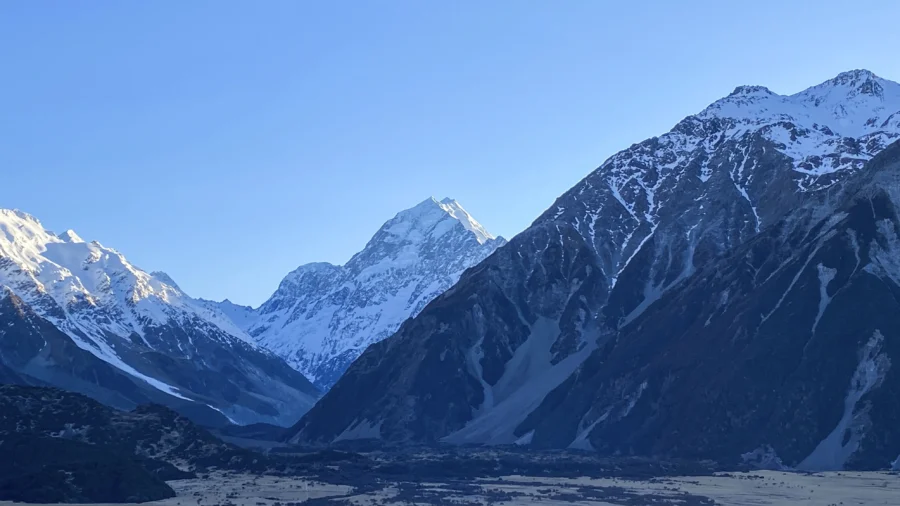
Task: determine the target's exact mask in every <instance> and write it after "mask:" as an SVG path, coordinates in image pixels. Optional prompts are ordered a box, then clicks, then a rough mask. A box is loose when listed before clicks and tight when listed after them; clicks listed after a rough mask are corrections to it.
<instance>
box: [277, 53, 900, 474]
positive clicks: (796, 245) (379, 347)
mask: <svg viewBox="0 0 900 506" xmlns="http://www.w3.org/2000/svg"><path fill="white" fill-rule="evenodd" d="M898 138H900V85H898V84H897V83H894V82H891V81H888V80H885V79H882V78H880V77H878V76H876V75H874V74H873V73H872V72H869V71H865V70H857V71H850V72H845V73H842V74H840V75H838V76H837V77H835V78H834V79H831V80H829V81H826V82H824V83H822V84H819V85H816V86H813V87H811V88H809V89H807V90H804V91H802V92H800V93H797V94H794V95H789V96H783V95H778V94H776V93H773V92H772V91H770V90H768V89H767V88H764V87H761V86H741V87H738V88H737V89H735V90H734V91H733V92H732V93H731V94H730V95H728V96H727V97H724V98H722V99H721V100H718V101H716V102H714V103H713V104H711V105H710V106H709V107H707V108H706V109H704V110H703V111H701V112H700V113H698V114H696V115H693V116H689V117H687V118H685V119H684V120H682V121H681V122H679V123H678V124H677V125H676V126H675V127H674V128H673V129H672V130H671V131H669V132H668V133H666V134H664V135H662V136H660V137H654V138H651V139H648V140H646V141H643V142H641V143H639V144H635V145H633V146H631V147H630V148H628V149H625V150H623V151H621V152H619V153H617V154H615V155H614V156H612V157H611V158H610V159H609V160H607V161H606V162H604V163H603V164H602V165H601V166H600V167H599V168H597V169H596V170H595V171H593V172H592V173H590V174H589V175H588V176H587V177H585V178H584V179H583V180H582V181H581V182H579V183H578V184H577V185H575V186H574V187H573V188H572V189H571V190H569V191H568V192H566V193H565V194H564V195H562V196H561V197H559V198H558V199H557V200H556V202H555V203H553V205H551V206H550V207H549V208H548V209H547V211H546V212H544V213H543V214H542V215H541V216H540V217H538V219H537V220H535V222H534V223H533V224H532V225H531V226H530V227H529V228H528V229H526V230H525V231H524V232H522V233H521V234H519V235H518V236H516V237H515V238H513V239H512V240H511V241H510V243H509V244H507V245H506V246H504V247H503V248H499V249H498V250H497V251H495V252H494V253H493V254H491V255H490V256H489V257H488V258H487V259H485V260H484V261H483V262H481V263H480V264H478V265H477V266H475V267H474V268H472V269H469V270H468V271H466V272H465V273H464V274H463V276H462V277H461V279H460V281H459V282H458V283H457V284H456V285H454V286H453V287H452V288H450V289H449V290H447V291H446V292H445V293H443V294H442V295H441V296H439V297H437V298H436V299H435V300H433V301H432V302H431V303H429V304H428V305H427V306H426V307H425V308H424V309H423V310H422V311H421V312H420V313H419V314H418V315H417V316H415V318H412V319H410V320H408V321H406V322H405V323H404V324H403V325H402V326H401V327H400V329H399V331H398V332H397V333H396V334H395V335H393V336H392V337H390V338H388V339H385V340H383V341H381V342H379V343H376V344H373V345H372V346H370V347H369V348H368V349H367V350H366V352H365V353H363V354H362V355H361V356H360V358H359V359H357V360H356V361H355V362H354V363H353V364H352V366H351V367H350V368H349V369H348V370H347V372H346V373H345V374H344V375H343V376H342V377H341V378H340V380H339V381H338V382H337V383H336V384H335V385H334V386H333V387H332V388H331V390H329V391H328V392H327V393H326V395H325V396H324V397H323V398H322V399H321V400H320V401H319V402H318V403H317V404H316V405H315V406H314V408H313V409H312V410H311V411H310V412H309V413H307V414H306V415H305V416H304V417H303V419H301V421H300V422H299V423H298V424H297V425H296V426H295V427H294V428H293V429H292V431H291V432H292V433H291V435H290V440H291V441H294V442H304V443H332V442H334V441H339V440H345V439H364V438H377V439H381V440H385V441H391V442H438V441H442V442H449V443H466V444H471V443H477V444H518V445H524V446H531V447H537V448H574V449H585V450H594V451H600V452H606V453H610V454H637V455H670V456H677V457H691V458H712V459H716V460H718V461H724V462H736V461H744V462H755V463H756V464H757V465H761V466H775V467H778V466H786V467H794V468H803V469H826V468H827V469H834V468H843V467H853V468H871V467H875V468H878V467H885V466H889V465H890V463H891V462H892V460H893V459H894V458H896V457H897V455H898V454H900V434H898V433H897V431H896V429H895V428H894V427H895V426H896V423H892V421H896V420H897V419H898V418H897V416H898V413H896V412H895V411H896V409H895V408H894V407H892V403H891V402H890V401H889V399H890V398H893V396H894V395H895V394H896V392H897V389H898V388H900V379H898V377H897V374H896V373H895V372H894V369H892V368H891V363H892V360H896V359H897V356H898V355H897V354H898V352H897V351H896V350H895V347H896V343H894V341H896V336H897V333H898V332H897V331H898V327H897V322H896V321H895V320H896V318H895V317H894V315H895V314H898V311H897V310H898V309H900V308H898V302H897V300H898V299H897V295H898V294H900V284H898V280H900V276H898V275H897V274H896V272H897V270H896V264H897V262H896V260H895V259H896V258H898V257H900V251H898V250H897V249H896V248H897V244H900V242H898V240H897V237H898V236H900V235H898V230H900V221H898V217H897V216H898V214H897V205H898V203H900V200H898V195H900V191H898V189H897V183H896V182H897V181H898V179H900V176H898V174H900V164H898V163H900V154H898V147H897V145H896V144H894V145H893V146H892V143H894V142H895V141H896V140H897V139H898Z"/></svg>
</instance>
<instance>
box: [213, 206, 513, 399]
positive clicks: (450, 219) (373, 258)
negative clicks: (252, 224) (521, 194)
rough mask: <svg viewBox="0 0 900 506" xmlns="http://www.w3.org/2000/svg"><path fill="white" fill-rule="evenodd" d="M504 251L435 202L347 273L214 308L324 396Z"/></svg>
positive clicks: (315, 270) (284, 285) (320, 271)
mask: <svg viewBox="0 0 900 506" xmlns="http://www.w3.org/2000/svg"><path fill="white" fill-rule="evenodd" d="M504 243H505V240H504V239H503V238H497V237H495V236H493V235H492V234H490V233H489V232H488V231H487V230H486V229H485V228H484V227H483V226H482V225H481V224H480V223H478V222H477V221H476V220H475V219H474V218H473V217H472V216H471V215H470V214H469V213H468V212H466V210H465V209H464V208H463V207H462V206H461V205H460V204H459V203H458V202H457V201H455V200H452V199H443V200H440V201H439V200H437V199H435V198H433V197H432V198H428V199H426V200H424V201H422V202H421V203H419V204H418V205H416V206H414V207H412V208H410V209H407V210H404V211H401V212H399V213H397V215H396V216H394V217H393V218H392V219H390V220H388V221H387V222H386V223H385V224H384V225H383V226H382V227H381V228H380V229H379V230H378V231H377V232H376V233H375V235H374V236H373V237H372V239H371V240H370V241H369V242H368V243H367V244H366V247H365V248H364V249H363V250H362V251H360V252H359V253H357V254H356V255H354V256H353V257H352V258H351V259H350V260H349V261H348V262H347V263H346V264H345V265H343V266H337V265H332V264H329V263H323V262H320V263H312V264H306V265H302V266H300V267H298V268H297V269H295V270H294V271H292V272H291V273H289V274H288V275H287V276H285V278H284V279H283V280H282V282H281V283H280V285H279V286H278V289H277V290H276V291H275V293H274V294H273V295H272V297H270V298H269V300H267V301H266V302H265V303H263V304H262V305H261V306H260V307H259V308H257V309H256V310H252V309H250V308H246V307H241V306H235V305H234V304H231V303H229V302H228V301H225V302H222V303H218V305H217V307H218V308H219V309H220V310H221V311H223V312H224V313H226V314H228V315H230V316H231V318H232V319H233V321H234V322H235V323H236V324H238V325H239V326H241V327H242V328H244V329H245V330H247V331H248V332H249V333H250V334H251V335H252V336H254V338H255V339H257V340H258V342H259V344H260V345H262V346H264V347H265V348H267V349H269V350H271V351H273V352H274V353H276V354H277V355H279V356H281V357H283V358H284V359H285V360H286V361H287V362H288V363H289V364H290V365H291V366H293V367H294V368H296V369H297V370H299V371H300V372H302V373H303V374H304V375H306V377H308V378H310V379H311V380H312V381H313V383H314V384H316V385H317V386H319V387H320V388H323V389H327V388H329V387H330V386H331V385H332V384H333V383H334V381H336V380H337V378H338V376H340V374H341V373H343V371H344V369H345V368H346V367H347V366H348V365H349V364H350V362H351V361H352V360H354V359H355V358H356V357H357V356H359V354H360V353H362V351H363V350H365V348H366V347H368V346H369V345H370V344H372V343H374V342H377V341H380V340H382V339H384V338H386V337H388V336H390V335H391V334H393V333H394V332H395V331H396V330H397V328H399V326H400V324H401V323H403V321H405V320H406V319H407V318H409V317H411V316H414V315H415V314H418V312H419V311H421V310H422V308H423V307H425V305H426V304H427V303H428V302H430V301H431V300H432V299H434V297H436V296H437V295H439V294H441V293H443V292H444V291H445V290H446V289H447V288H449V287H450V286H452V285H453V284H454V283H456V281H457V280H458V279H459V276H460V275H461V274H462V272H463V271H464V270H465V269H466V268H468V267H471V266H473V265H475V264H477V263H478V262H480V261H481V260H483V259H484V258H485V257H487V256H488V255H489V254H491V253H492V252H493V251H494V250H495V249H496V248H497V247H499V246H501V245H502V244H504Z"/></svg>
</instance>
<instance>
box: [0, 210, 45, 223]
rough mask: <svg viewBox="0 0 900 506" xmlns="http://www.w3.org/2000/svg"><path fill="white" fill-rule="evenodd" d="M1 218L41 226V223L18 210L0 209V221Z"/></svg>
mask: <svg viewBox="0 0 900 506" xmlns="http://www.w3.org/2000/svg"><path fill="white" fill-rule="evenodd" d="M2 218H6V219H7V220H24V221H30V222H32V223H35V224H37V225H40V224H41V222H40V221H39V220H38V219H37V218H35V217H34V216H32V215H30V214H28V213H26V212H25V211H20V210H19V209H0V219H2Z"/></svg>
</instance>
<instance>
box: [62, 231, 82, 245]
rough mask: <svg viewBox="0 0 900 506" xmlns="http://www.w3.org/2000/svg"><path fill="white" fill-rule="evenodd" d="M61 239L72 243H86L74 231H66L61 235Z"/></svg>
mask: <svg viewBox="0 0 900 506" xmlns="http://www.w3.org/2000/svg"><path fill="white" fill-rule="evenodd" d="M59 238H60V239H62V240H63V241H65V242H71V243H81V242H84V239H82V238H81V237H79V236H78V234H76V233H75V231H74V230H72V229H69V230H66V231H65V232H63V233H61V234H59Z"/></svg>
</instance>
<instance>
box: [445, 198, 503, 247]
mask: <svg viewBox="0 0 900 506" xmlns="http://www.w3.org/2000/svg"><path fill="white" fill-rule="evenodd" d="M439 204H440V206H441V208H442V209H444V210H445V211H447V214H449V215H450V216H453V217H454V218H456V219H457V221H459V222H460V223H462V226H463V227H465V229H466V230H468V231H469V232H472V233H473V234H475V238H476V239H477V240H478V243H479V244H484V243H486V242H487V241H489V240H491V239H495V237H494V236H493V235H491V233H490V232H488V231H487V230H485V228H484V227H483V226H482V225H481V223H478V222H477V221H475V218H472V215H470V214H469V213H468V212H466V210H465V209H463V206H462V205H460V203H459V202H457V201H456V200H453V199H451V198H449V197H448V198H445V199H444V200H442V201H440V202H439Z"/></svg>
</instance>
